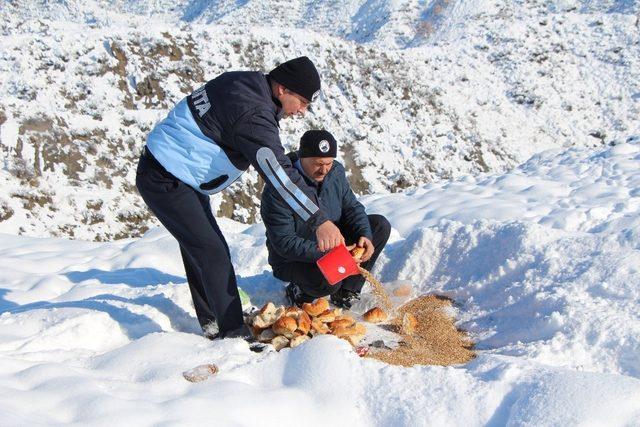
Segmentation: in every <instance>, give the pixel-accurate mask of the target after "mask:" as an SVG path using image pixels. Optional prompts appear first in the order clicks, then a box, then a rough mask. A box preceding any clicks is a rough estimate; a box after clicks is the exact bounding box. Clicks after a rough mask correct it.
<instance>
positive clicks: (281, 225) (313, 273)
mask: <svg viewBox="0 0 640 427" xmlns="http://www.w3.org/2000/svg"><path fill="white" fill-rule="evenodd" d="M336 154H337V142H336V140H335V138H334V137H333V135H331V134H330V133H329V132H327V131H326V130H311V131H308V132H306V133H305V134H304V135H302V138H301V139H300V149H299V150H298V152H297V153H290V154H289V157H290V159H291V162H292V163H293V165H294V167H296V168H297V169H298V170H299V171H300V173H301V174H302V175H303V177H304V179H305V180H306V181H307V184H309V185H310V186H311V187H312V188H313V189H314V190H315V192H316V195H317V198H318V200H319V201H320V207H321V208H322V209H324V211H325V212H326V214H327V215H328V217H329V219H330V220H331V221H332V222H334V223H335V224H337V226H338V227H339V229H340V231H341V232H342V233H343V234H344V236H345V238H346V239H347V242H348V243H349V244H353V245H354V246H355V245H357V246H359V247H361V248H363V249H364V254H363V255H362V258H361V259H360V260H361V263H362V264H361V265H362V267H363V268H366V269H368V270H370V269H371V268H372V267H373V265H374V263H375V262H376V259H377V258H378V256H379V255H380V253H381V252H382V249H383V248H384V246H385V245H386V244H387V240H388V239H389V233H390V232H391V225H390V224H389V221H387V219H386V218H385V217H383V216H382V215H367V214H366V212H365V210H364V206H362V204H361V203H360V202H358V200H356V197H355V195H354V194H353V191H352V190H351V187H350V185H349V181H348V180H347V177H346V175H345V172H344V167H343V166H342V164H340V163H339V162H337V161H336V160H334V159H335V157H336ZM260 214H261V215H262V221H263V222H264V225H265V228H266V234H267V248H268V250H269V264H271V268H272V269H273V275H274V276H276V277H277V278H278V279H280V280H284V281H285V282H290V283H289V285H288V286H287V289H286V294H287V299H288V300H289V303H290V304H291V305H294V304H295V305H302V304H303V303H305V302H312V301H313V300H314V299H316V298H318V297H324V296H327V295H330V296H331V302H332V303H333V304H334V305H337V306H338V307H342V308H346V309H349V308H351V305H352V304H353V302H354V301H355V300H357V299H359V297H360V291H361V290H362V285H363V284H364V278H363V277H362V276H361V275H357V276H350V277H347V278H346V279H344V280H342V281H341V282H338V283H336V284H335V285H333V286H331V285H329V283H328V282H327V280H326V279H325V278H324V276H323V275H322V273H321V272H320V269H319V268H318V266H317V265H316V261H317V260H318V259H320V257H321V256H322V255H323V254H322V252H321V251H319V250H318V244H317V241H316V235H315V233H314V232H313V230H312V229H311V228H309V225H308V224H307V223H305V222H304V221H301V220H300V218H298V217H296V216H295V215H293V213H292V212H291V210H290V209H288V208H287V205H286V204H285V203H283V201H282V200H281V199H280V198H279V197H278V192H277V190H276V189H275V188H273V187H272V186H271V185H269V184H267V185H266V187H265V189H264V191H263V192H262V202H261V206H260Z"/></svg>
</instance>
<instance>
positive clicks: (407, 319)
mask: <svg viewBox="0 0 640 427" xmlns="http://www.w3.org/2000/svg"><path fill="white" fill-rule="evenodd" d="M449 307H451V300H449V299H447V298H444V297H440V296H436V295H426V296H421V297H418V298H416V299H414V300H411V301H409V302H408V303H406V304H405V305H403V306H402V307H400V308H398V311H397V316H396V317H394V319H393V320H392V321H391V322H390V324H389V325H388V328H389V329H391V330H392V331H393V332H396V333H398V334H400V335H401V336H402V341H401V342H400V345H399V346H398V347H397V348H395V349H373V348H372V349H371V351H370V352H369V354H368V355H367V357H373V358H374V359H378V360H380V361H383V362H385V363H389V364H392V365H401V366H413V365H455V364H460V363H465V362H468V361H470V360H471V359H473V358H474V357H475V353H474V351H473V342H472V341H471V340H470V339H469V337H468V336H467V334H466V333H464V332H463V331H460V330H458V329H457V328H456V327H455V325H454V323H453V322H454V319H453V317H451V316H450V315H449V314H447V312H446V311H447V308H449Z"/></svg>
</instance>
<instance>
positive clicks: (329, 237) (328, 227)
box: [316, 221, 344, 252]
mask: <svg viewBox="0 0 640 427" xmlns="http://www.w3.org/2000/svg"><path fill="white" fill-rule="evenodd" d="M316 238H317V240H318V249H319V250H320V252H326V251H328V250H330V249H333V248H335V247H336V246H338V245H340V244H344V237H342V233H340V229H339V228H338V227H336V226H335V224H334V223H332V222H331V221H325V222H323V223H322V224H321V225H320V227H318V229H317V230H316Z"/></svg>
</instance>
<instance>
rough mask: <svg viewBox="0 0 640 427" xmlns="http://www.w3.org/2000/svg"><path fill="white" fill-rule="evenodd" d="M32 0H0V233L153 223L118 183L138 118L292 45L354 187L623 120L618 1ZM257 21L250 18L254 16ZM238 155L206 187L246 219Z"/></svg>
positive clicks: (419, 175) (568, 140)
mask: <svg viewBox="0 0 640 427" xmlns="http://www.w3.org/2000/svg"><path fill="white" fill-rule="evenodd" d="M374 3H376V5H375V7H373V6H371V2H366V3H365V2H363V1H346V2H344V3H343V2H336V1H313V2H312V1H302V0H300V1H296V2H273V4H272V5H271V6H270V7H265V3H264V2H258V1H249V2H243V3H242V4H240V5H235V4H234V6H233V7H231V6H228V4H229V3H228V2H204V1H203V2H186V1H182V2H177V3H176V2H171V3H170V4H171V7H169V6H170V5H169V2H164V1H160V2H157V1H155V2H150V1H149V2H142V1H131V2H124V1H121V2H118V3H116V4H115V6H114V5H113V4H112V3H111V2H100V1H75V2H74V1H70V2H64V3H56V4H54V5H52V4H47V3H45V4H44V5H41V4H40V2H36V1H32V2H29V1H25V2H20V3H5V4H4V5H3V6H2V9H0V18H1V23H0V31H1V39H2V49H1V50H0V152H1V153H2V161H3V168H2V170H1V171H0V180H1V182H2V189H3V190H2V191H1V192H0V232H7V233H15V234H29V235H34V236H70V237H75V238H80V239H89V240H111V239H119V238H127V237H134V236H138V235H140V234H141V233H142V232H144V231H145V230H146V229H147V228H148V227H149V226H151V225H152V224H155V222H154V219H153V218H152V217H151V216H150V214H149V213H148V211H147V209H146V207H145V206H144V203H143V202H142V200H141V199H140V198H139V196H138V194H137V192H136V190H135V187H134V186H133V182H134V180H135V164H136V160H137V156H138V155H139V152H140V150H141V148H142V146H143V145H144V139H145V135H146V133H147V132H148V131H149V130H150V129H151V128H152V127H153V125H154V123H155V122H157V121H158V120H159V119H161V118H162V117H164V115H165V114H166V113H167V111H168V109H169V108H170V107H171V106H172V105H173V104H174V103H175V102H177V101H178V100H180V99H181V98H182V97H183V96H185V95H186V94H188V93H189V92H190V91H191V90H193V89H194V88H196V87H197V86H199V85H200V84H202V83H203V82H205V81H206V80H207V79H209V78H212V77H215V76H216V75H217V74H219V73H221V72H223V71H225V70H228V69H253V70H264V71H268V70H269V69H271V68H272V67H274V66H275V65H276V64H277V63H279V62H281V61H283V60H286V59H288V58H291V57H294V56H299V55H308V56H310V57H311V58H313V60H314V61H315V62H316V63H317V65H318V67H319V69H320V71H321V74H322V78H323V85H324V90H323V96H322V98H321V99H320V100H319V102H317V105H314V106H313V108H312V113H311V114H309V115H307V117H305V118H304V119H293V120H285V121H283V122H282V125H283V127H282V138H283V142H284V144H285V146H286V147H287V148H289V149H293V148H295V146H296V143H297V139H298V138H299V136H300V135H301V134H302V133H303V132H304V131H305V130H307V129H309V128H319V127H325V128H327V129H329V130H331V131H332V132H333V133H334V134H335V135H336V137H337V139H338V141H339V142H340V147H341V150H340V158H341V160H342V161H343V162H344V163H345V164H346V166H347V169H348V170H349V172H350V174H351V175H350V179H351V180H352V183H353V185H354V188H355V189H356V190H357V192H359V193H360V194H366V193H371V192H395V191H399V190H402V189H405V188H408V187H412V186H416V185H420V184H423V183H427V182H431V181H435V180H443V179H450V178H452V177H458V176H461V175H464V174H469V173H471V174H479V173H485V172H497V171H504V170H506V169H509V168H512V167H513V166H515V165H516V164H518V163H520V162H522V161H524V160H526V159H527V158H528V157H530V156H531V155H532V154H534V153H537V152H539V151H542V150H545V149H548V148H554V147H559V146H571V145H579V146H599V145H602V144H607V143H610V142H612V141H615V140H621V139H624V138H626V135H629V134H633V133H636V134H637V133H638V132H639V131H640V125H639V123H638V120H637V117H638V116H639V109H640V73H639V72H638V71H637V70H638V69H639V67H638V64H639V63H640V49H639V40H640V36H639V28H638V16H637V13H638V11H637V6H635V5H634V3H633V2H619V1H618V2H613V1H610V2H584V4H582V3H581V2H576V1H574V2H571V1H564V2H556V3H557V4H555V5H549V4H548V3H549V2H543V1H538V2H536V1H534V2H531V1H528V2H511V1H509V2H507V1H501V0H500V1H496V2H493V3H492V6H491V7H486V6H482V4H483V3H486V2H478V1H454V0H449V1H445V0H438V1H432V2H427V3H426V5H425V3H423V2H406V3H403V4H402V5H401V4H398V3H395V2H394V3H391V2H389V3H386V2H374ZM267 22H269V23H270V24H269V26H266V23H267ZM260 187H261V183H260V182H259V179H258V177H257V174H256V173H255V172H253V171H250V173H247V174H245V175H244V176H243V179H242V180H240V181H239V182H237V183H236V184H234V185H233V186H232V188H231V189H230V191H227V192H225V193H224V194H223V195H221V196H216V197H214V198H213V204H214V207H215V209H216V210H217V211H218V214H219V215H224V216H229V217H232V218H234V219H238V220H242V221H254V220H255V219H256V212H257V206H258V205H259V200H258V196H259V191H260Z"/></svg>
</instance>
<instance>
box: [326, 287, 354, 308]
mask: <svg viewBox="0 0 640 427" xmlns="http://www.w3.org/2000/svg"><path fill="white" fill-rule="evenodd" d="M356 301H360V294H359V293H357V292H354V291H350V290H348V289H342V288H341V289H338V290H337V291H336V292H335V293H333V294H331V303H332V304H333V305H335V306H336V307H339V308H344V309H345V310H349V309H350V308H351V306H352V305H353V304H355V303H356Z"/></svg>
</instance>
